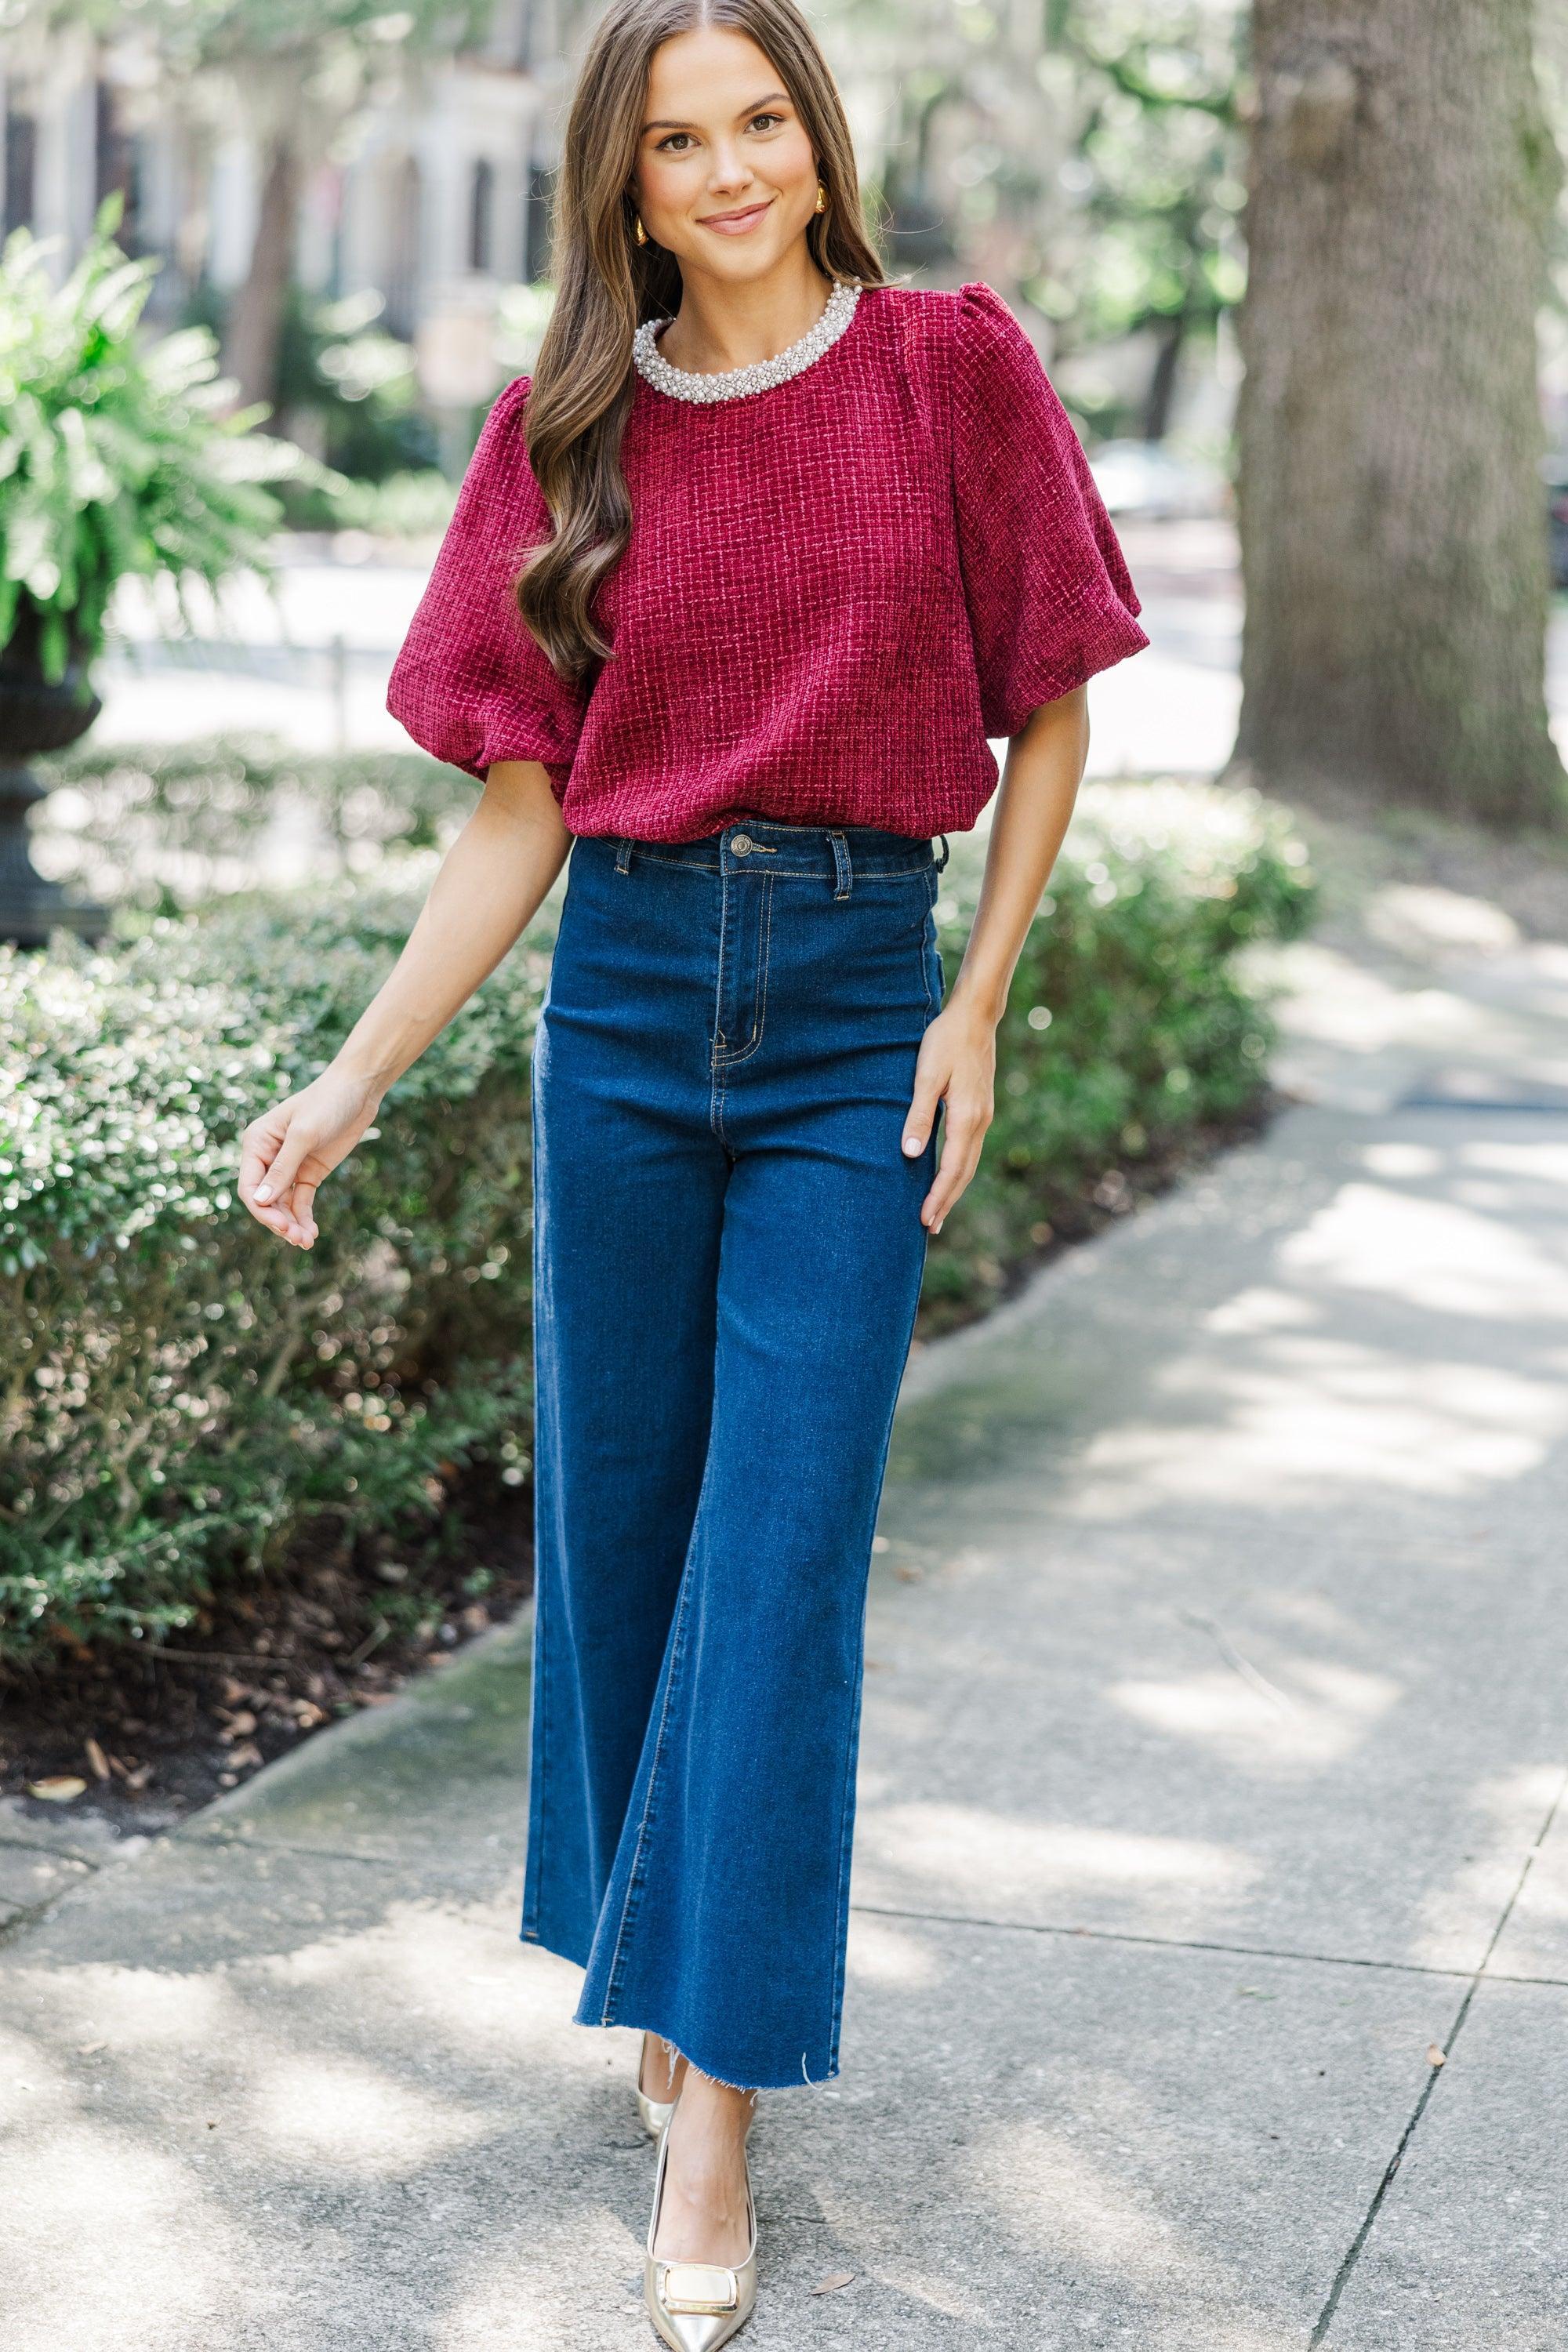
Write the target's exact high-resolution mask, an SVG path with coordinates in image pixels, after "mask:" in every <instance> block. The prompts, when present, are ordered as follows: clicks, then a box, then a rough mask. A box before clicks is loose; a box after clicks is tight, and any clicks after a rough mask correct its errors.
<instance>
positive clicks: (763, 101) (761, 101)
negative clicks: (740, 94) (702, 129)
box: [643, 89, 789, 131]
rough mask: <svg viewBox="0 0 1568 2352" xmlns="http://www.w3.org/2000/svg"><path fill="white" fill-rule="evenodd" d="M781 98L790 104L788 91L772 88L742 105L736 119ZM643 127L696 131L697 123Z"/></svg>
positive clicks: (756, 112)
mask: <svg viewBox="0 0 1568 2352" xmlns="http://www.w3.org/2000/svg"><path fill="white" fill-rule="evenodd" d="M780 99H782V100H784V104H785V105H786V106H787V105H788V104H789V95H788V93H787V91H785V90H782V89H770V90H768V91H766V92H765V93H764V95H763V97H761V98H756V99H753V100H752V103H751V105H750V106H742V109H741V110H740V112H739V114H737V115H736V117H735V120H736V121H737V122H743V121H745V120H746V117H747V116H748V115H751V114H759V113H761V111H762V110H763V107H764V106H772V105H773V104H774V103H775V102H776V101H777V100H780ZM643 129H644V130H645V131H695V130H696V129H697V125H696V123H694V122H645V123H644V124H643Z"/></svg>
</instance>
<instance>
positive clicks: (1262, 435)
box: [1236, 0, 1565, 826]
mask: <svg viewBox="0 0 1568 2352" xmlns="http://www.w3.org/2000/svg"><path fill="white" fill-rule="evenodd" d="M1254 32H1255V62H1256V69H1257V78H1258V110H1257V115H1256V120H1255V122H1254V127H1253V141H1252V166H1251V186H1250V192H1249V198H1248V214H1247V219H1248V245H1249V249H1250V266H1249V283H1248V288H1247V299H1246V303H1245V305H1244V309H1243V316H1242V321H1241V333H1242V350H1243V354H1244V357H1245V360H1246V362H1247V374H1246V380H1245V383H1244V386H1243V391H1242V397H1241V408H1240V417H1239V430H1240V450H1241V501H1240V505H1241V541H1242V565H1243V572H1244V575H1245V580H1246V587H1247V625H1246V633H1245V639H1244V648H1243V661H1242V677H1243V688H1244V697H1243V704H1242V715H1241V730H1240V734H1239V737H1238V740H1237V750H1236V765H1237V767H1238V768H1239V769H1241V770H1242V771H1243V772H1250V773H1251V774H1252V775H1253V776H1254V777H1255V778H1256V780H1257V781H1258V782H1260V783H1263V784H1266V785H1279V786H1284V787H1286V788H1288V789H1300V788H1302V787H1308V788H1310V784H1311V782H1313V781H1314V780H1315V779H1318V778H1325V777H1326V778H1331V779H1337V780H1339V781H1340V782H1342V783H1343V784H1348V785H1350V786H1351V787H1352V788H1353V789H1355V790H1357V791H1360V792H1363V793H1367V794H1369V795H1372V796H1374V797H1376V798H1377V799H1379V800H1382V801H1386V802H1399V803H1406V804H1409V803H1415V804H1420V805H1423V806H1426V807H1429V808H1436V809H1442V810H1447V811H1449V812H1452V813H1454V814H1467V815H1471V816H1476V817H1479V818H1481V819H1483V820H1484V821H1486V822H1487V823H1489V824H1498V825H1505V826H1519V825H1526V824H1552V823H1560V822H1562V821H1563V815H1564V811H1565V803H1564V801H1563V797H1562V785H1563V771H1562V768H1561V765H1560V763H1559V761H1558V759H1557V756H1556V754H1555V752H1554V751H1553V750H1552V741H1551V738H1550V736H1549V735H1548V733H1547V727H1546V711H1545V703H1544V695H1543V684H1542V670H1543V649H1544V641H1545V626H1546V614H1547V600H1548V593H1549V592H1548V583H1547V570H1546V532H1545V522H1544V515H1543V496H1544V493H1543V491H1542V484H1541V478H1540V474H1539V470H1538V459H1539V455H1540V448H1541V422H1540V412H1539V406H1538V402H1537V394H1536V346H1535V320H1536V310H1537V306H1538V303H1539V301H1540V299H1541V296H1542V288H1543V284H1544V274H1545V235H1546V225H1547V220H1548V217H1549V213H1550V207H1551V203H1552V196H1553V194H1554V193H1555V189H1556V185H1557V171H1558V166H1557V159H1556V155H1555V152H1554V150H1553V148H1552V142H1551V139H1550V136H1549V133H1548V131H1547V129H1546V125H1545V122H1544V121H1543V118H1542V108H1541V103H1540V100H1539V97H1538V94H1537V89H1536V85H1535V80H1534V76H1533V70H1532V64H1531V0H1444V5H1442V6H1441V7H1436V8H1434V7H1433V6H1432V5H1431V0H1255V8H1254Z"/></svg>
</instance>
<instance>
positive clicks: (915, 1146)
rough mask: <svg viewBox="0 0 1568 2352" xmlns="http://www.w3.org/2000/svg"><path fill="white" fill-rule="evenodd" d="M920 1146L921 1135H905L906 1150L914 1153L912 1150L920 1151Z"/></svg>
mask: <svg viewBox="0 0 1568 2352" xmlns="http://www.w3.org/2000/svg"><path fill="white" fill-rule="evenodd" d="M920 1148H921V1139H920V1137H919V1136H918V1135H906V1136H905V1138H904V1150H906V1151H908V1152H911V1153H912V1152H916V1151H918V1150H920Z"/></svg>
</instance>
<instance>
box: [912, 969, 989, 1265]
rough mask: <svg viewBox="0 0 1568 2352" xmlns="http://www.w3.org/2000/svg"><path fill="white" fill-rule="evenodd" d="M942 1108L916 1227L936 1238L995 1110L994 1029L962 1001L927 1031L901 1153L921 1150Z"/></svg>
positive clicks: (974, 1163) (949, 1006)
mask: <svg viewBox="0 0 1568 2352" xmlns="http://www.w3.org/2000/svg"><path fill="white" fill-rule="evenodd" d="M939 1103H942V1104H943V1105H944V1106H945V1108H946V1118H945V1121H944V1124H943V1129H942V1159H941V1161H940V1162H939V1164H938V1167H937V1171H936V1181H935V1183H934V1184H933V1185H932V1186H931V1191H930V1192H928V1193H927V1194H926V1196H925V1199H924V1200H923V1201H922V1202H921V1223H922V1224H923V1225H924V1226H926V1227H927V1229H928V1230H929V1231H930V1232H931V1233H933V1234H940V1233H941V1231H942V1220H943V1218H944V1217H945V1216H946V1215H947V1213H948V1211H949V1210H950V1209H951V1208H952V1204H953V1202H955V1201H956V1200H957V1199H958V1198H959V1196H960V1194H961V1193H963V1192H964V1190H965V1189H966V1187H967V1186H968V1183H969V1181H970V1179H971V1177H973V1173H974V1171H975V1170H976V1169H977V1168H978V1167H979V1165H980V1153H981V1148H982V1146H983V1145H984V1141H985V1131H986V1129H987V1128H988V1127H989V1126H990V1124H991V1121H992V1119H993V1118H994V1116H995V1111H996V1024H995V1022H994V1021H993V1020H992V1019H991V1018H990V1017H989V1015H988V1014H986V1013H983V1012H980V1011H978V1010H972V1009H971V1008H970V1006H969V1005H967V1004H966V1003H963V1000H962V999H959V998H954V999H952V1001H950V1002H949V1003H947V1004H946V1005H944V1007H943V1008H942V1011H941V1012H940V1013H938V1014H937V1016H936V1018H935V1020H934V1021H932V1022H931V1023H930V1024H929V1025H928V1026H927V1029H926V1033H925V1035H924V1036H923V1037H922V1038H921V1050H920V1058H919V1060H918V1061H917V1062H916V1064H915V1090H914V1095H913V1097H912V1099H911V1101H910V1115H909V1117H908V1118H906V1119H905V1121H904V1150H905V1151H906V1152H907V1153H908V1155H909V1157H910V1159H911V1160H912V1159H913V1158H914V1157H915V1156H916V1154H917V1153H919V1152H921V1151H923V1150H925V1148H926V1144H927V1142H928V1141H929V1140H930V1138H931V1129H932V1127H933V1126H934V1125H935V1123H936V1112H937V1105H938V1104H939Z"/></svg>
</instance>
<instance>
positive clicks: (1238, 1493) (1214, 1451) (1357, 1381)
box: [1070, 1336, 1568, 1517]
mask: <svg viewBox="0 0 1568 2352" xmlns="http://www.w3.org/2000/svg"><path fill="white" fill-rule="evenodd" d="M1154 1390H1155V1393H1156V1395H1157V1397H1159V1398H1160V1399H1161V1400H1162V1401H1163V1402H1166V1403H1167V1404H1170V1405H1174V1404H1176V1403H1177V1402H1181V1401H1183V1400H1185V1399H1188V1398H1190V1399H1192V1400H1193V1401H1194V1419H1195V1418H1196V1417H1197V1414H1198V1413H1199V1412H1201V1415H1202V1425H1201V1427H1200V1428H1197V1429H1190V1428H1189V1429H1185V1430H1183V1431H1182V1432H1180V1433H1176V1432H1173V1429H1172V1428H1171V1426H1170V1425H1169V1424H1168V1423H1163V1422H1162V1423H1152V1422H1150V1421H1148V1420H1146V1419H1145V1420H1138V1419H1135V1418H1133V1417H1131V1416H1129V1418H1128V1419H1126V1420H1125V1421H1123V1422H1121V1423H1119V1424H1118V1425H1116V1426H1115V1427H1113V1428H1110V1429H1107V1430H1104V1431H1102V1432H1101V1433H1100V1435H1099V1436H1098V1437H1096V1438H1095V1439H1094V1441H1093V1442H1092V1443H1091V1444H1090V1445H1089V1447H1088V1448H1087V1449H1086V1451H1085V1454H1084V1459H1083V1465H1082V1469H1081V1473H1080V1475H1079V1482H1075V1490H1074V1492H1073V1494H1072V1496H1071V1497H1070V1508H1071V1509H1072V1511H1073V1513H1074V1515H1075V1516H1078V1517H1128V1516H1131V1515H1132V1514H1134V1513H1138V1512H1142V1511H1146V1510H1148V1509H1150V1508H1151V1507H1154V1506H1155V1505H1157V1504H1158V1503H1159V1502H1160V1501H1162V1500H1168V1499H1170V1498H1173V1497H1184V1498H1186V1499H1188V1500H1196V1499H1198V1498H1200V1497H1201V1498H1203V1499H1205V1500H1209V1501H1226V1502H1231V1503H1236V1504H1238V1505H1247V1506H1251V1505H1253V1504H1255V1503H1256V1501H1257V1499H1258V1496H1259V1495H1260V1494H1266V1495H1267V1496H1268V1497H1269V1500H1270V1502H1271V1503H1272V1504H1273V1505H1275V1506H1276V1507H1278V1506H1280V1505H1282V1504H1284V1503H1287V1502H1293V1501H1305V1502H1309V1503H1310V1504H1312V1505H1313V1506H1314V1507H1322V1505H1323V1504H1324V1503H1325V1501H1326V1500H1327V1499H1328V1498H1329V1497H1330V1496H1334V1495H1336V1492H1337V1491H1342V1490H1343V1489H1344V1488H1345V1487H1346V1486H1367V1487H1376V1486H1383V1487H1393V1488H1396V1489H1399V1488H1403V1489H1404V1490H1405V1491H1406V1492H1408V1493H1410V1494H1412V1495H1431V1494H1438V1495H1447V1496H1455V1497H1458V1496H1468V1495H1472V1494H1476V1493H1479V1492H1482V1491H1484V1490H1485V1489H1486V1488H1487V1487H1488V1486H1492V1485H1495V1484H1497V1483H1499V1482H1500V1481H1501V1480H1504V1479H1510V1478H1520V1477H1522V1476H1524V1475H1525V1474H1526V1473H1527V1472H1529V1471H1531V1470H1533V1469H1535V1468H1536V1467H1537V1466H1538V1465H1540V1464H1541V1463H1542V1461H1543V1460H1544V1459H1545V1457H1546V1455H1547V1454H1548V1453H1549V1451H1550V1450H1551V1448H1552V1446H1553V1445H1554V1444H1557V1443H1558V1442H1559V1440H1560V1439H1561V1438H1562V1437H1563V1433H1564V1432H1565V1431H1568V1389H1565V1388H1564V1387H1563V1383H1562V1382H1561V1381H1558V1380H1555V1379H1553V1380H1552V1381H1551V1382H1546V1381H1532V1380H1530V1379H1528V1378H1526V1377H1524V1376H1522V1375H1521V1374H1518V1373H1514V1372H1510V1371H1503V1370H1499V1369H1496V1368H1494V1367H1490V1366H1487V1365H1483V1364H1478V1363H1467V1362H1464V1361H1463V1360H1451V1361H1446V1360H1441V1359H1438V1360H1412V1358H1411V1357H1410V1356H1409V1355H1407V1354H1404V1353H1401V1352H1399V1351H1397V1350H1394V1349H1373V1348H1371V1347H1367V1346H1357V1345H1352V1343H1351V1342H1350V1341H1348V1340H1333V1339H1326V1338H1325V1339H1294V1338H1289V1337H1285V1336H1281V1337H1280V1338H1279V1339H1276V1340H1275V1341H1274V1342H1273V1343H1272V1344H1271V1347H1270V1349H1269V1358H1268V1361H1254V1362H1252V1363H1237V1362H1236V1361H1235V1360H1234V1359H1233V1358H1232V1357H1230V1356H1228V1355H1227V1356H1225V1357H1219V1356H1212V1355H1204V1354H1201V1353H1199V1352H1198V1351H1197V1350H1196V1349H1194V1351H1192V1352H1191V1353H1189V1354H1187V1355H1184V1356H1182V1357H1180V1358H1178V1359H1176V1360H1175V1361H1174V1362H1173V1363H1172V1364H1170V1365H1168V1366H1167V1367H1166V1368H1165V1370H1163V1373H1162V1374H1160V1375H1159V1376H1158V1378H1157V1379H1156V1381H1155V1382H1154ZM1216 1407H1223V1409H1224V1412H1225V1418H1224V1419H1223V1420H1220V1421H1215V1418H1214V1416H1215V1410H1216Z"/></svg>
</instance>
